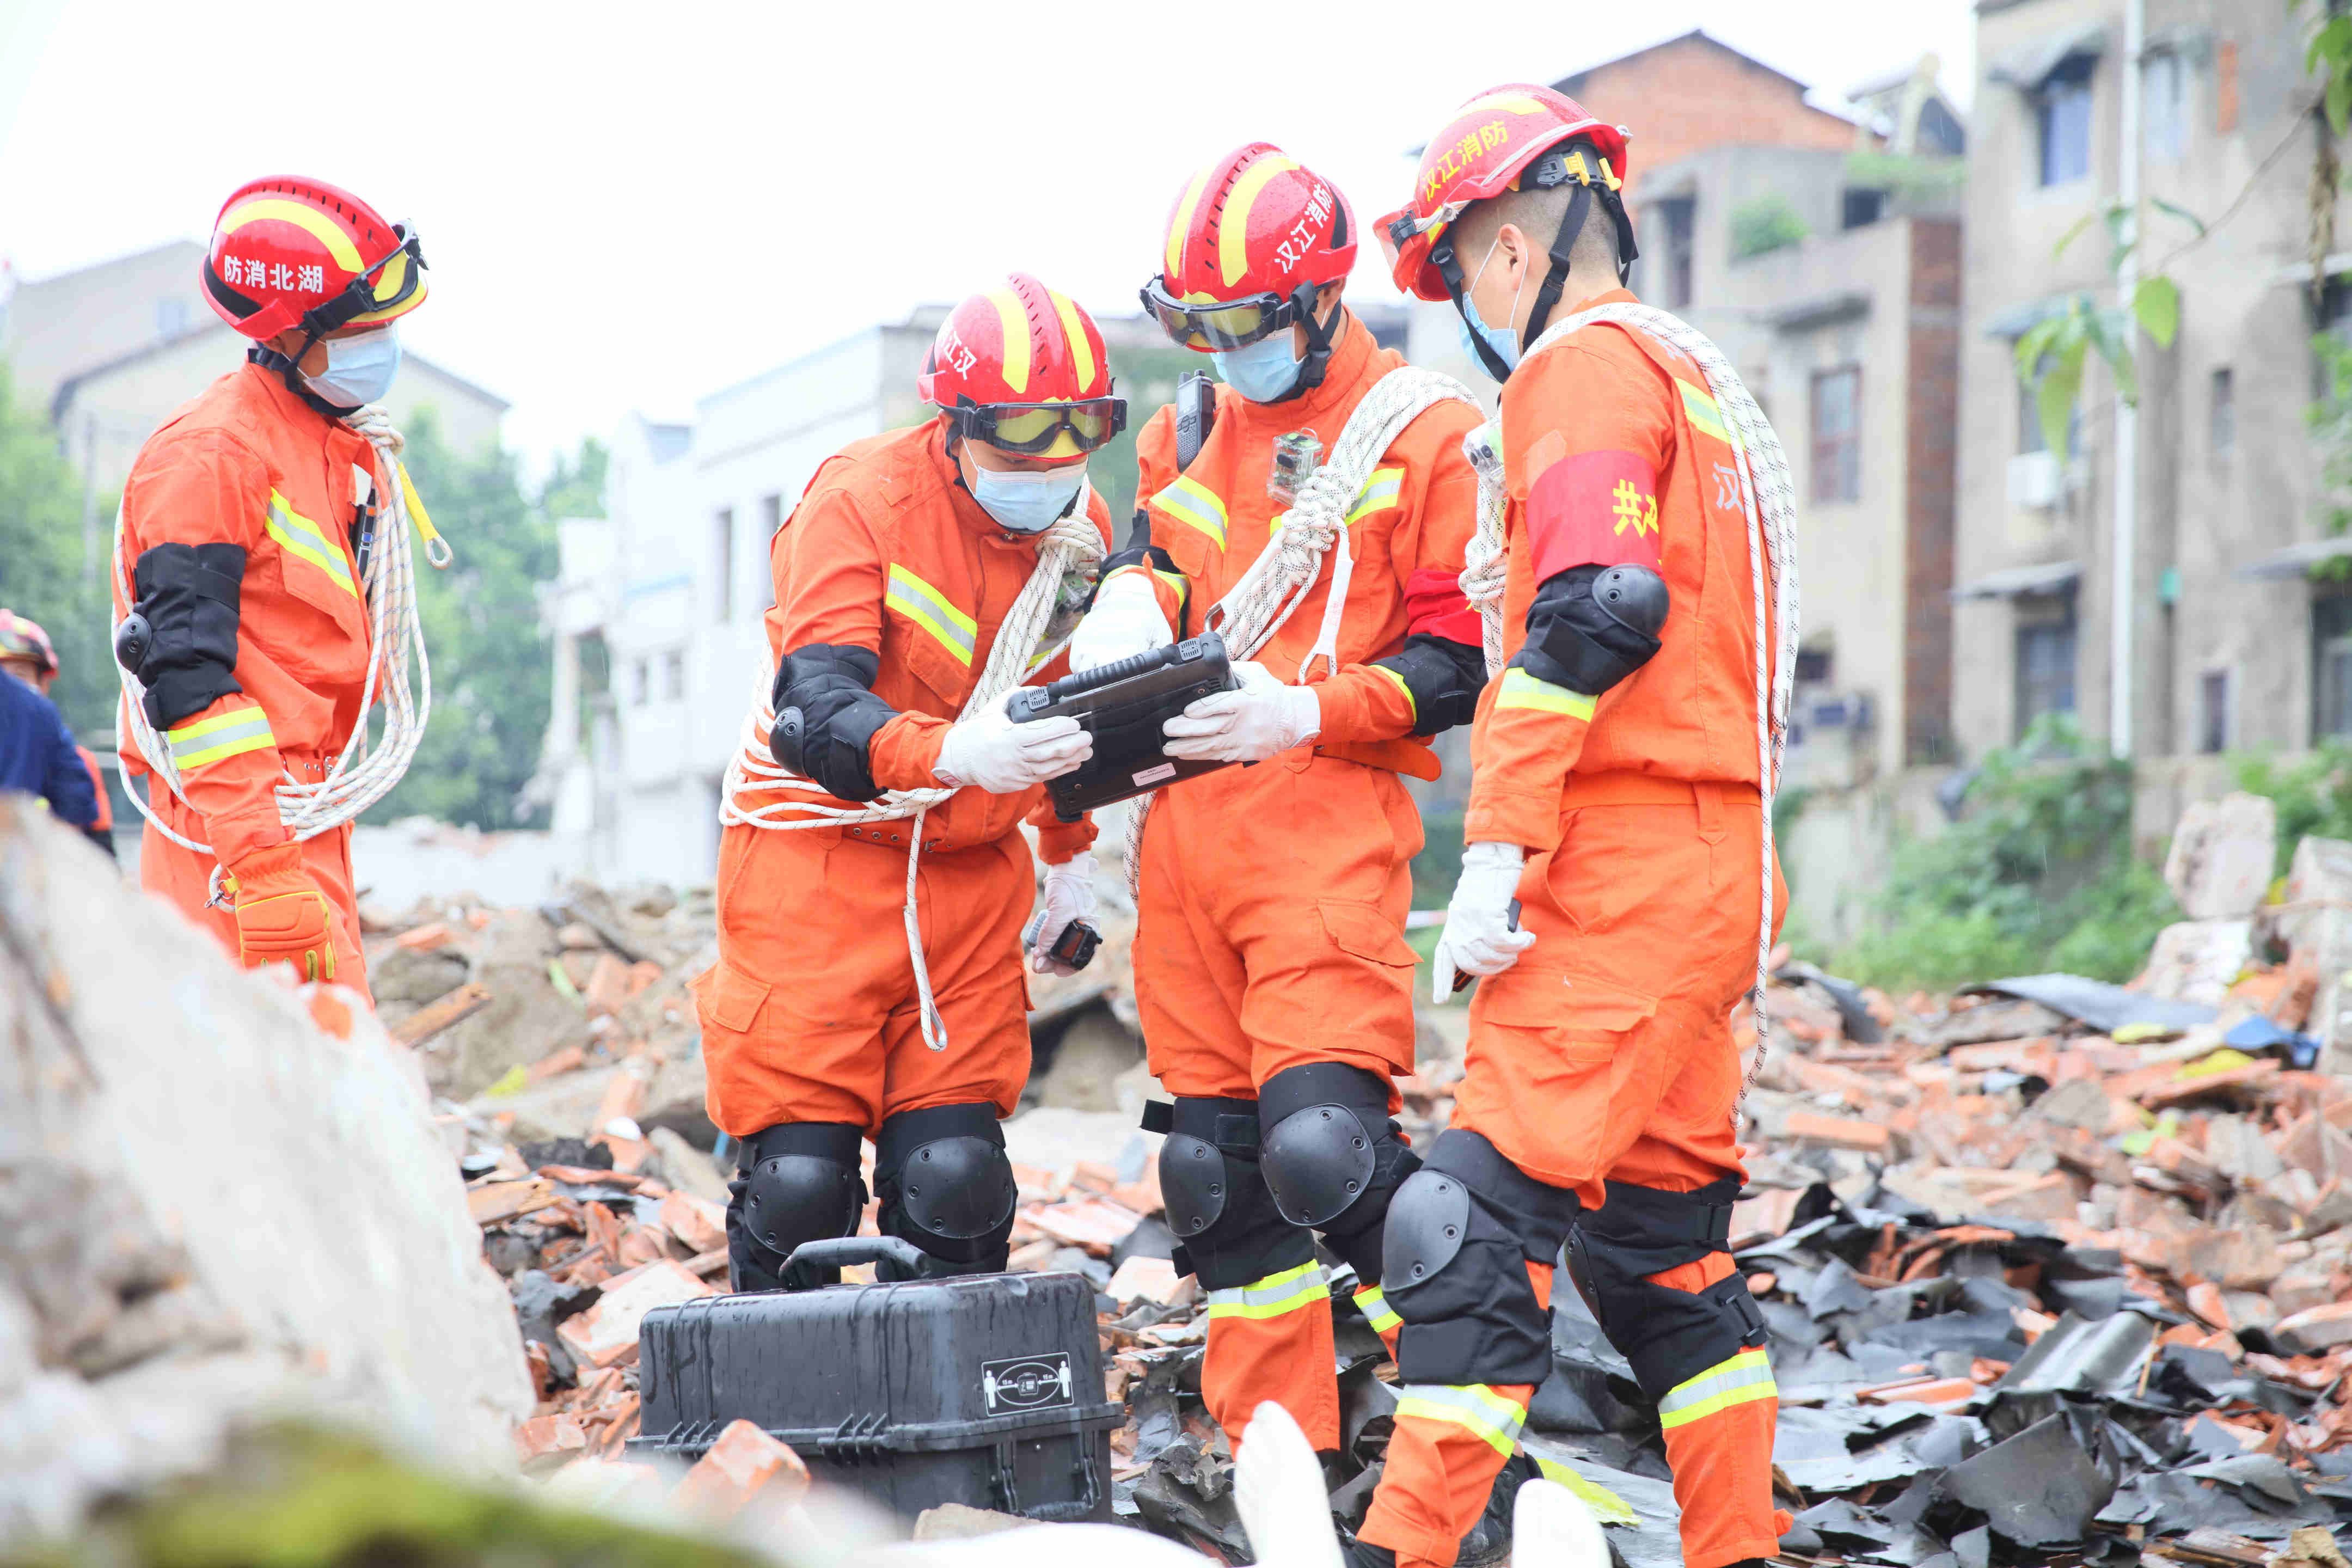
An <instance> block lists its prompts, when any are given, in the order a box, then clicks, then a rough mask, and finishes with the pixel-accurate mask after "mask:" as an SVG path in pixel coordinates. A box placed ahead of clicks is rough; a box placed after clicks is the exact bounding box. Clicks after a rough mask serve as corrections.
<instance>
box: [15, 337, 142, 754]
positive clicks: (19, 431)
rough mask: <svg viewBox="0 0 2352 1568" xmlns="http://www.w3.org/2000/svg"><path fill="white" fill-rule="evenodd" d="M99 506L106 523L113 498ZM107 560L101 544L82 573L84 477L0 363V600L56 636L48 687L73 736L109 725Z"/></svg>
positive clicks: (110, 664) (111, 678)
mask: <svg viewBox="0 0 2352 1568" xmlns="http://www.w3.org/2000/svg"><path fill="white" fill-rule="evenodd" d="M99 506H100V513H99V515H100V521H105V522H109V523H110V521H111V520H112V518H113V516H114V498H113V497H111V496H104V497H100V499H99ZM109 563H110V556H108V555H106V554H104V553H101V554H100V558H99V562H98V569H97V570H96V571H95V572H91V573H89V574H88V575H87V578H85V574H84V569H83V561H82V490H81V480H80V479H79V478H78V477H77V476H76V475H75V473H74V471H73V468H72V467H71V466H70V465H69V464H68V463H67V461H66V459H65V457H64V455H63V454H62V453H60V452H59V451H58V438H57V434H56V432H55V431H53V430H52V429H50V427H49V421H48V417H47V415H45V414H44V413H43V412H42V411H41V410H40V409H39V408H38V407H37V406H36V405H31V404H28V403H26V401H24V400H23V399H22V398H21V397H19V396H18V395H17V394H16V390H15V386H14V384H13V383H12V382H11V381H10V379H9V376H8V372H7V367H6V366H5V364H0V605H5V606H6V607H8V608H9V609H12V610H15V611H16V612H17V613H18V614H20V615H24V616H29V617H31V618H32V619H33V620H36V621H38V622H39V623H40V624H41V629H42V630H44V631H46V632H47V633H48V634H49V637H50V640H52V641H53V642H55V643H56V644H57V648H58V666H59V674H58V683H57V686H56V688H55V689H53V690H52V691H51V692H50V695H51V696H52V697H53V698H55V699H56V700H57V704H58V708H59V709H60V710H63V711H64V713H65V716H66V722H67V723H68V724H69V725H71V726H72V727H73V731H74V733H75V734H76V735H77V736H89V735H96V734H99V733H100V732H101V731H110V730H112V729H113V727H114V694H115V689H116V687H115V676H114V656H113V653H112V627H113V624H114V618H113V615H112V611H111V607H110V601H109V600H108V597H107V586H106V574H107V572H108V570H109ZM85 743H87V742H85Z"/></svg>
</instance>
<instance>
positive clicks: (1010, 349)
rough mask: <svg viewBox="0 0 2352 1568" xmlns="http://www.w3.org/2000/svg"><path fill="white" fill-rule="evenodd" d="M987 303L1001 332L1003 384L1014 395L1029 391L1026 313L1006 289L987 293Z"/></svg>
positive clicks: (1027, 315) (1012, 293)
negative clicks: (991, 308) (1009, 388)
mask: <svg viewBox="0 0 2352 1568" xmlns="http://www.w3.org/2000/svg"><path fill="white" fill-rule="evenodd" d="M988 302H989V303H990V304H992V305H993V306H995V307H996V320H997V323H998V324H999V325H1000V326H1002V327H1003V329H1004V384H1005V385H1007V386H1009V387H1011V388H1012V389H1013V391H1015V392H1026V391H1028V390H1029V312H1028V310H1026V309H1025V308H1024V306H1023V305H1022V303H1021V296H1020V295H1018V294H1015V293H1014V292H1013V290H1012V289H990V290H989V291H988Z"/></svg>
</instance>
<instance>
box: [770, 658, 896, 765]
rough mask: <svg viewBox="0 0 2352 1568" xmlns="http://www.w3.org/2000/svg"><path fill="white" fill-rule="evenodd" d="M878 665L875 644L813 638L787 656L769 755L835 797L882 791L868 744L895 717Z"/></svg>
mask: <svg viewBox="0 0 2352 1568" xmlns="http://www.w3.org/2000/svg"><path fill="white" fill-rule="evenodd" d="M881 670H882V658H881V656H880V655H879V654H877V653H875V652H874V651H873V650H872V649H870V648H862V647H845V646H838V645H835V644H832V643H811V644H810V645H809V646H808V647H803V648H795V649H794V650H793V651H792V652H790V653H788V654H786V655H784V657H783V660H782V663H780V664H778V665H777V667H776V687H775V693H774V707H775V710H776V724H775V728H774V729H772V730H771V731H768V751H769V752H770V754H771V755H772V756H773V757H774V758H775V759H776V761H778V762H780V763H783V765H784V766H786V767H788V768H790V769H792V770H793V772H794V773H798V774H800V775H801V777H803V778H804V779H811V780H814V782H815V783H816V784H817V785H818V786H819V787H821V788H822V789H824V792H825V793H826V794H827V795H833V796H835V797H836V798H838V799H841V800H872V799H873V798H874V797H875V796H877V795H880V794H881V793H882V788H881V786H880V785H879V784H876V783H875V782H874V770H873V767H872V765H871V764H870V763H869V762H868V761H867V757H866V748H867V747H868V746H870V745H871V744H872V743H873V741H874V732H875V731H877V730H879V729H880V728H882V726H883V725H885V724H887V723H888V722H889V721H891V720H893V719H895V718H897V717H898V710H897V709H896V708H893V707H891V706H890V705H889V704H888V703H887V702H885V701H883V700H882V699H880V698H879V697H877V696H875V695H874V692H873V689H872V688H873V685H874V679H875V677H876V676H877V675H879V674H880V673H881Z"/></svg>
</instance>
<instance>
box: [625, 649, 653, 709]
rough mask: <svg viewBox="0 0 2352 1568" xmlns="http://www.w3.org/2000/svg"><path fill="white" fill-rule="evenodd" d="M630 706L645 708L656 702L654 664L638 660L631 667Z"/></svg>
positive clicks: (642, 659)
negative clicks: (649, 703)
mask: <svg viewBox="0 0 2352 1568" xmlns="http://www.w3.org/2000/svg"><path fill="white" fill-rule="evenodd" d="M629 688H630V690H629V706H630V707H632V708H643V707H644V706H645V705H646V703H648V702H651V701H652V700H654V663H653V660H651V659H649V658H641V659H638V660H637V661H636V662H635V663H634V664H632V665H631V666H630V667H629Z"/></svg>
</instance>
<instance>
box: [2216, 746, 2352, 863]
mask: <svg viewBox="0 0 2352 1568" xmlns="http://www.w3.org/2000/svg"><path fill="white" fill-rule="evenodd" d="M2235 761H2236V765H2237V774H2238V787H2239V788H2240V789H2242V790H2244V791H2245V792H2246V793H2247V794H2249V795H2268V796H2269V797H2270V799H2271V803H2272V805H2274V806H2275V807H2276V808H2277V810H2278V863H2277V867H2276V869H2277V870H2278V872H2279V873H2280V874H2282V875H2284V873H2285V871H2286V868H2287V862H2288V861H2289V860H2290V859H2292V858H2294V847H2295V846H2296V845H2297V844H2299V843H2301V842H2302V841H2303V840H2304V839H2305V837H2312V836H2316V837H2321V838H2352V745H2347V744H2346V743H2345V742H2342V741H2336V740H2331V741H2326V742H2322V743H2321V744H2320V745H2319V747H2318V748H2317V749H2316V750H2315V751H2313V752H2309V753H2308V754H2306V755H2305V756H2302V757H2299V758H2296V759H2295V760H2294V761H2292V762H2282V761H2280V760H2278V759H2276V758H2273V757H2268V756H2263V755H2261V754H2259V753H2256V754H2252V755H2249V756H2242V757H2239V758H2237V759H2235Z"/></svg>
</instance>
